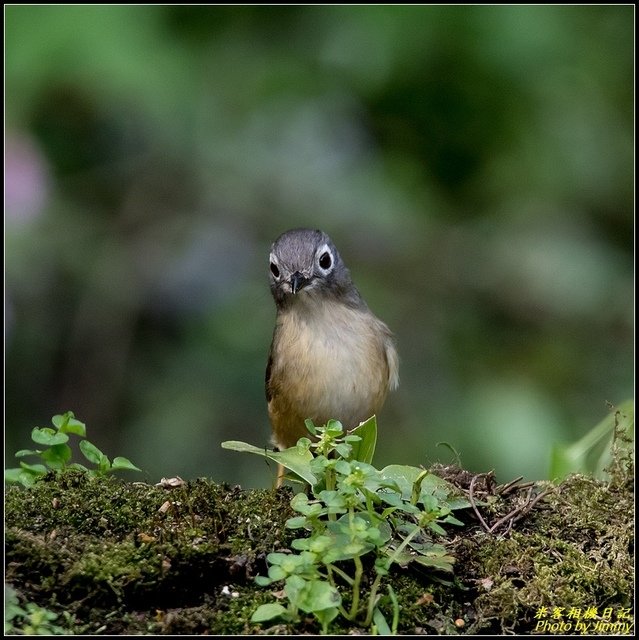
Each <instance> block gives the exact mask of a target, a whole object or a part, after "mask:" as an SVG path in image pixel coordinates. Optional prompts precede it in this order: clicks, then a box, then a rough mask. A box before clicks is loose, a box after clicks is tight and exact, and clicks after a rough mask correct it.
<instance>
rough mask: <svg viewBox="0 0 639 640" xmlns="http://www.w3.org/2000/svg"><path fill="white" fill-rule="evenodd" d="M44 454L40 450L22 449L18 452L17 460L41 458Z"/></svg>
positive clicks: (16, 454)
mask: <svg viewBox="0 0 639 640" xmlns="http://www.w3.org/2000/svg"><path fill="white" fill-rule="evenodd" d="M41 453H42V451H41V450H40V449H20V451H16V453H15V457H16V458H24V457H25V456H39V455H40V454H41Z"/></svg>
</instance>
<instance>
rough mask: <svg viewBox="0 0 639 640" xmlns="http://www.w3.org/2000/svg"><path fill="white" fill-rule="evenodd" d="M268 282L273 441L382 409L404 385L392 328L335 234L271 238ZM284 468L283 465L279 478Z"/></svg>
mask: <svg viewBox="0 0 639 640" xmlns="http://www.w3.org/2000/svg"><path fill="white" fill-rule="evenodd" d="M269 283H270V289H271V293H272V295H273V299H274V301H275V307H276V320H275V328H274V330H273V338H272V342H271V347H270V351H269V356H268V362H267V366H266V400H267V405H268V415H269V420H270V423H271V429H272V442H273V444H274V445H275V446H276V448H277V449H279V450H280V451H281V450H283V449H286V448H289V447H292V446H294V445H295V444H296V443H297V441H298V439H299V438H301V437H311V436H310V434H309V432H308V430H307V428H306V425H305V420H306V419H308V418H310V419H311V420H312V421H313V423H314V424H315V425H316V426H323V425H324V424H326V422H328V420H330V419H335V420H339V421H340V422H341V423H342V425H343V427H344V428H345V429H347V430H348V429H352V428H354V427H357V426H358V425H359V424H360V423H361V422H363V421H365V420H367V419H368V418H370V417H371V416H373V415H376V414H377V413H378V412H379V411H380V410H381V408H382V405H383V404H384V401H385V399H386V396H387V393H388V391H389V390H392V389H395V388H396V387H397V386H398V384H399V358H398V354H397V349H396V346H395V340H394V337H393V334H392V332H391V330H390V329H389V328H388V326H387V325H386V324H385V323H384V322H382V321H381V320H380V319H379V318H377V317H376V316H375V315H374V314H373V312H372V311H371V310H370V309H369V307H368V305H367V304H366V302H365V301H364V299H363V298H362V296H361V294H360V293H359V291H358V289H357V287H356V286H355V284H354V283H353V281H352V279H351V275H350V272H349V270H348V268H347V267H346V265H345V264H344V261H343V260H342V257H341V256H340V254H339V252H338V250H337V248H336V247H335V245H334V244H333V241H332V240H331V239H330V237H329V236H328V235H327V234H326V233H325V232H323V231H321V230H319V229H307V228H300V229H291V230H289V231H286V232H284V233H282V234H281V235H280V236H279V237H278V238H277V239H276V240H275V241H274V242H273V244H272V246H271V252H270V256H269ZM283 475H284V469H283V467H282V466H281V465H280V467H279V472H278V478H277V484H276V486H278V487H279V486H281V484H282V481H283Z"/></svg>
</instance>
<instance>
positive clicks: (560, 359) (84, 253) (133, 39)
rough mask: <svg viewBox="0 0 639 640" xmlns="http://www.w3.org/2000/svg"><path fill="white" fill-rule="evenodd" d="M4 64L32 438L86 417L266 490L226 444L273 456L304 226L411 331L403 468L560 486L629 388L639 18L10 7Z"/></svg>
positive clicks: (398, 403) (19, 371)
mask: <svg viewBox="0 0 639 640" xmlns="http://www.w3.org/2000/svg"><path fill="white" fill-rule="evenodd" d="M5 74H6V76H5V96H6V98H5V232H6V239H5V250H6V258H5V303H6V312H5V313H6V315H5V318H6V319H5V343H6V358H5V370H6V382H5V394H6V397H5V417H6V445H7V449H8V450H9V451H10V452H13V451H15V450H16V449H19V448H23V447H24V446H25V445H26V444H27V443H28V434H29V433H30V431H31V428H32V427H34V426H37V425H41V424H44V423H46V421H47V420H48V417H49V416H50V415H52V414H53V413H56V412H64V411H66V410H72V411H74V413H75V414H76V416H77V417H78V418H79V419H81V420H82V421H84V422H86V423H87V425H88V426H89V428H90V430H91V433H92V439H93V440H94V441H95V442H96V444H97V445H98V446H99V447H100V448H102V449H103V450H106V451H115V450H117V451H121V452H124V454H125V455H127V456H128V457H130V458H131V459H133V460H135V461H136V464H137V465H138V466H140V467H141V468H143V469H145V470H146V471H147V472H148V474H149V478H150V479H156V478H157V479H159V478H160V477H161V476H170V475H176V474H177V475H181V476H182V477H184V478H193V477H197V476H200V475H206V476H209V477H212V478H214V479H216V480H224V481H228V482H239V483H242V484H243V485H245V486H265V485H268V484H269V483H270V480H271V478H272V471H269V470H268V469H267V468H266V467H262V466H259V465H255V464H254V462H253V461H252V460H247V461H243V462H238V457H237V456H234V455H233V454H230V453H228V452H226V451H223V450H222V449H221V448H220V446H219V445H220V442H222V441H224V440H243V441H247V442H253V443H255V444H257V445H260V444H266V443H267V442H268V438H269V428H268V421H267V416H266V407H265V400H264V394H263V372H264V366H265V362H266V354H267V350H268V346H269V341H270V337H271V332H272V326H273V320H274V306H273V303H272V300H271V298H270V294H269V291H268V287H267V279H266V261H267V255H268V249H269V245H270V243H271V242H272V240H273V239H274V238H275V237H276V236H277V235H278V234H279V233H281V232H282V231H284V230H285V229H287V228H290V227H294V226H313V227H320V228H323V229H324V230H326V231H327V232H328V233H329V234H330V235H331V236H332V237H333V239H334V241H335V242H336V244H337V246H338V248H339V249H340V251H341V253H342V255H343V256H344V258H345V260H346V262H347V264H348V265H349V267H350V269H351V271H352V273H353V276H354V278H355V281H356V284H357V285H358V287H359V288H360V290H361V291H362V293H363V295H364V297H365V298H366V299H367V301H368V302H369V304H370V306H371V307H372V308H373V310H374V311H375V312H376V313H377V314H378V315H379V316H380V317H382V318H383V319H384V320H385V321H386V322H387V323H388V324H389V326H390V327H391V328H392V329H393V330H394V331H395V333H396V335H397V340H398V347H399V351H400V356H401V385H400V389H399V390H398V392H396V393H395V394H393V395H392V396H391V397H390V399H389V402H388V403H387V406H386V408H385V410H384V412H383V413H382V415H381V416H379V425H380V440H379V443H378V450H377V456H378V457H377V460H376V463H377V464H378V466H384V465H386V464H390V463H401V464H420V463H424V464H426V463H429V462H431V461H433V460H436V459H446V460H447V459H449V456H450V454H449V452H448V451H447V450H444V449H442V448H438V447H437V443H438V442H440V441H446V442H448V443H450V444H451V445H452V446H453V447H455V449H456V450H457V451H459V453H460V455H461V461H462V463H463V464H464V465H465V466H466V467H468V468H471V469H476V470H487V469H490V468H495V469H496V471H497V474H498V476H499V477H502V476H503V479H509V477H512V476H514V475H520V474H523V475H525V476H527V477H532V478H540V477H544V476H545V475H546V472H547V468H548V464H549V459H550V450H551V446H552V444H553V443H554V442H559V441H571V440H574V439H577V438H578V437H580V436H581V435H582V434H583V433H584V432H586V431H587V430H588V429H590V428H591V427H592V426H593V425H595V424H597V423H598V422H599V421H600V420H601V419H602V418H603V417H604V416H605V415H606V413H607V411H608V409H607V408H606V404H605V403H606V401H610V402H612V403H620V402H621V401H623V400H624V399H626V398H627V397H630V396H632V394H633V347H634V343H633V324H634V312H633V295H634V273H633V268H634V263H633V251H634V240H633V238H634V229H633V225H634V200H633V198H634V155H633V154H634V142H633V126H634V125H633V122H634V92H633V82H634V81H633V78H634V7H633V6H630V5H626V6H622V5H617V6H479V5H477V6H391V5H388V6H383V5H380V6H373V5H371V6H237V7H234V6H224V7H218V6H188V5H187V6H178V5H175V6H171V5H162V6H126V5H120V6H115V5H111V6H107V5H103V6H88V5H85V6H71V5H68V6H55V5H40V6H35V5H34V6H19V5H13V6H5ZM247 457H248V456H247ZM13 463H14V462H13V460H11V461H9V466H11V465H12V464H13Z"/></svg>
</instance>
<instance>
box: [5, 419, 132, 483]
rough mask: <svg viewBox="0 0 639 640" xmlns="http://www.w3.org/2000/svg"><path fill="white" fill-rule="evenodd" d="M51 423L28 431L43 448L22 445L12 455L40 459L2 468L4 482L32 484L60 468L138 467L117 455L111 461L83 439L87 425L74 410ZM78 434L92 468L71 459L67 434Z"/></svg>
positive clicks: (106, 470)
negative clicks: (30, 462)
mask: <svg viewBox="0 0 639 640" xmlns="http://www.w3.org/2000/svg"><path fill="white" fill-rule="evenodd" d="M51 422H52V424H53V426H54V427H55V428H54V429H52V428H51V427H35V428H34V429H33V431H32V432H31V439H32V440H33V441H34V442H35V443H36V444H37V445H41V446H43V447H46V448H43V449H21V450H20V451H18V452H17V453H16V454H15V456H16V458H24V457H26V456H36V457H38V458H40V460H41V461H42V463H35V464H29V463H27V462H24V461H22V460H21V461H20V466H19V467H16V468H13V469H5V472H4V479H5V482H7V483H10V484H22V485H24V486H25V487H30V486H32V485H33V484H34V483H35V481H36V480H37V479H38V478H41V477H42V476H44V475H46V474H47V473H48V472H49V471H61V470H63V469H81V470H83V471H88V472H89V473H91V474H103V473H109V472H112V471H123V470H127V471H140V469H138V468H137V467H136V466H135V465H134V464H133V463H132V462H131V461H130V460H128V459H127V458H123V457H121V456H118V457H117V458H114V459H113V461H111V460H109V458H108V457H107V456H106V455H105V454H104V453H102V451H100V449H98V448H97V447H96V446H95V445H94V444H92V443H91V442H89V441H88V440H86V426H85V424H84V423H83V422H80V421H79V420H76V418H75V416H74V415H73V412H71V411H67V412H66V413H65V414H63V415H56V416H53V418H52V419H51ZM72 435H73V436H77V437H78V438H80V443H79V448H80V451H81V452H82V455H83V456H84V457H85V458H86V459H87V460H88V461H89V462H90V463H91V464H94V465H95V466H96V468H95V469H87V467H85V466H84V465H81V464H79V463H77V462H71V457H72V451H71V447H70V446H69V445H68V444H67V443H68V442H69V436H72Z"/></svg>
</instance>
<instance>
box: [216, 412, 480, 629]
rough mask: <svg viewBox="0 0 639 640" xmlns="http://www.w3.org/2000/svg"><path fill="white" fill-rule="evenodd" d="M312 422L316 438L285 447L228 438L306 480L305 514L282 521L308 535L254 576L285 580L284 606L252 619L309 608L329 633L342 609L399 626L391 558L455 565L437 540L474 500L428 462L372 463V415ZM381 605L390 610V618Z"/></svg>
mask: <svg viewBox="0 0 639 640" xmlns="http://www.w3.org/2000/svg"><path fill="white" fill-rule="evenodd" d="M306 424H307V428H308V430H309V431H310V432H311V434H312V435H313V436H315V438H314V440H313V441H311V440H310V439H309V438H301V439H300V440H299V441H298V443H297V446H296V447H292V448H291V449H287V450H285V451H281V452H267V451H264V450H261V449H258V448H257V447H252V445H247V444H246V443H241V442H225V443H223V444H222V446H223V447H224V448H227V449H233V450H238V451H248V452H251V453H259V454H260V455H265V456H266V457H269V458H273V459H274V460H277V461H278V462H279V463H281V464H284V465H285V466H287V468H289V469H293V470H294V471H295V473H296V474H297V475H299V476H301V477H302V478H304V479H305V480H307V481H308V483H309V484H310V496H308V495H307V494H306V493H304V492H301V493H298V494H296V495H295V496H294V498H293V499H292V501H291V507H292V508H293V509H294V511H296V512H297V513H298V514H299V515H297V516H295V517H293V518H290V519H289V520H288V521H287V522H286V526H287V527H288V528H290V529H296V530H297V529H299V530H300V531H303V532H305V535H304V537H299V538H296V539H295V540H293V542H292V545H291V546H292V549H291V551H290V552H289V553H282V552H274V553H270V554H269V555H268V556H267V562H268V564H269V569H268V577H266V576H258V578H256V580H257V582H258V584H260V585H263V586H267V585H270V584H272V583H280V582H283V584H284V586H283V594H284V596H285V597H286V600H287V604H286V606H285V605H283V604H279V603H270V604H265V605H262V606H260V607H259V608H258V609H257V610H256V611H255V612H254V614H253V616H252V621H253V622H259V623H261V622H266V621H269V620H273V619H275V618H281V619H283V620H286V621H295V620H297V619H298V618H299V615H300V613H306V614H312V615H314V616H315V618H316V619H317V621H318V622H319V624H320V625H321V628H322V633H328V627H329V624H330V623H331V622H332V621H333V620H334V619H335V618H336V617H337V616H339V615H341V616H343V617H344V618H345V619H346V620H348V621H350V622H355V623H358V624H361V625H362V626H364V627H366V628H370V629H371V631H373V632H377V633H396V631H397V626H398V622H399V607H398V604H397V599H396V597H395V594H394V592H393V590H392V588H391V586H390V585H386V587H385V585H384V578H385V577H386V576H387V575H388V573H389V571H390V570H391V567H392V566H393V565H399V566H402V567H405V566H407V565H408V564H409V563H411V562H415V563H419V564H421V565H424V566H426V567H429V568H430V569H432V570H439V571H444V572H451V571H452V567H453V562H454V558H453V557H451V556H450V555H449V554H448V553H447V551H446V549H445V548H444V546H443V545H441V544H439V543H437V542H435V541H434V538H435V537H437V536H445V535H446V531H445V530H444V528H443V527H442V526H441V525H442V524H444V523H445V524H454V525H461V524H462V523H461V522H460V521H459V520H457V519H456V518H455V517H454V516H453V515H452V511H453V510H454V509H458V508H463V507H467V506H468V502H467V501H466V500H465V499H458V498H455V497H454V493H455V490H454V489H453V487H452V485H450V484H449V483H447V482H446V481H444V480H442V479H440V478H438V477H437V476H434V475H433V474H431V473H429V472H428V471H425V470H423V469H419V468H417V467H408V466H401V465H391V466H388V467H385V468H384V469H382V470H378V469H376V468H375V467H374V466H372V465H371V464H370V462H371V460H372V457H373V453H374V448H375V442H376V439H377V425H376V421H375V418H374V417H373V418H371V419H369V420H368V421H366V422H365V423H363V424H362V425H360V426H359V427H358V428H357V429H354V430H353V431H352V432H350V433H344V429H343V427H342V424H341V423H340V422H338V421H336V420H330V421H329V422H328V423H327V424H326V425H324V426H323V427H316V426H315V425H314V424H313V423H312V422H311V421H307V422H306ZM358 458H359V459H358ZM362 458H364V459H362ZM384 587H385V588H384ZM381 605H385V607H384V608H385V609H387V610H388V609H390V611H391V612H392V618H391V622H390V624H389V622H388V621H387V619H386V616H385V615H384V613H383V612H382V608H381Z"/></svg>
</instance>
